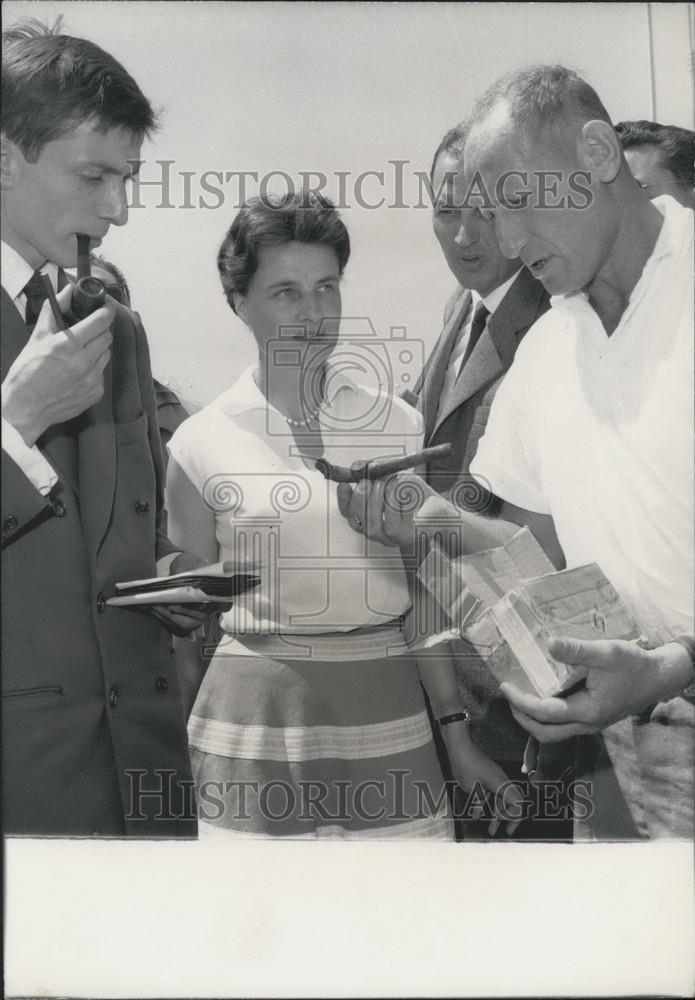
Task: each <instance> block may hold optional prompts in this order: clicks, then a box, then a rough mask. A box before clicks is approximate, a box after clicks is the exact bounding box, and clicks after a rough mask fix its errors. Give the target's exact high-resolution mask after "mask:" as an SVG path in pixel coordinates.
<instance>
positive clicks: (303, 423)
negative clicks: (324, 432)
mask: <svg viewBox="0 0 695 1000" xmlns="http://www.w3.org/2000/svg"><path fill="white" fill-rule="evenodd" d="M320 409H321V404H320V403H319V405H318V406H317V407H316V409H315V410H310V411H309V416H308V417H307V419H306V420H293V419H292V417H285V420H286V421H287V423H288V424H289V425H290V427H308V426H309V424H310V423H311V421H312V420H316V418H317V416H318V415H319V410H320ZM283 416H284V414H283Z"/></svg>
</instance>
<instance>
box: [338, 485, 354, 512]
mask: <svg viewBox="0 0 695 1000" xmlns="http://www.w3.org/2000/svg"><path fill="white" fill-rule="evenodd" d="M337 495H338V509H339V511H340V513H341V514H342V515H343V517H347V516H348V512H349V510H350V501H351V500H352V486H351V485H350V483H338V490H337Z"/></svg>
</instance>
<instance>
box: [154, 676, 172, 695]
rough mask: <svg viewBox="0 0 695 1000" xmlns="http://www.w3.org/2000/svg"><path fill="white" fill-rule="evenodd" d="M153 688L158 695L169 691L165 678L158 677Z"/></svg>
mask: <svg viewBox="0 0 695 1000" xmlns="http://www.w3.org/2000/svg"><path fill="white" fill-rule="evenodd" d="M154 686H155V688H156V689H157V691H158V692H159V694H166V693H167V691H168V690H169V681H168V680H167V679H166V677H158V678H157V680H156V682H155V685H154Z"/></svg>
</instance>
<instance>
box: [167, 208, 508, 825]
mask: <svg viewBox="0 0 695 1000" xmlns="http://www.w3.org/2000/svg"><path fill="white" fill-rule="evenodd" d="M349 252H350V244H349V237H348V233H347V230H346V229H345V226H344V224H343V223H342V221H341V219H340V217H339V216H338V213H337V212H336V211H335V209H334V208H333V206H332V205H331V203H330V202H328V201H327V199H325V198H323V197H321V196H320V195H316V194H311V193H307V192H303V193H301V194H299V195H288V196H286V197H285V198H282V199H275V200H270V199H268V198H265V199H260V198H259V199H253V200H251V201H250V202H249V203H248V204H247V205H245V206H244V207H243V208H242V209H241V211H240V212H239V214H238V216H237V217H236V219H235V221H234V223H233V225H232V227H231V229H230V230H229V232H228V234H227V236H226V238H225V240H224V242H223V244H222V247H221V249H220V253H219V258H218V266H219V270H220V276H221V279H222V285H223V288H224V291H225V294H226V297H227V301H228V302H229V304H230V306H231V308H232V309H233V310H234V312H235V313H236V314H237V315H238V316H239V317H240V318H241V319H242V320H243V321H244V322H245V323H246V325H247V326H248V327H249V329H250V330H251V332H252V333H253V335H254V337H255V340H256V343H257V346H258V364H257V365H256V366H254V367H252V368H250V369H248V370H247V371H245V372H243V374H241V375H240V377H239V378H238V380H237V381H236V383H235V384H234V385H233V387H232V388H231V389H229V390H228V391H226V392H224V393H222V395H220V396H219V397H218V398H217V399H215V400H214V401H213V402H212V403H211V404H210V405H209V406H207V407H205V408H204V409H203V410H201V411H200V412H199V413H197V414H195V415H194V416H193V417H191V418H190V419H188V420H187V421H186V422H185V423H184V424H183V425H182V426H181V427H179V429H178V430H177V431H176V433H175V434H174V436H173V438H172V440H171V442H170V443H169V452H170V463H169V473H168V481H167V508H168V511H169V533H170V536H171V537H172V539H174V540H175V541H176V542H177V543H179V544H181V545H182V546H183V547H184V548H185V549H186V550H190V551H196V552H198V553H200V554H201V555H203V556H206V557H207V558H209V560H210V562H216V561H226V560H229V561H232V562H233V563H234V564H235V565H236V566H237V567H239V568H245V569H251V570H253V571H254V572H255V573H256V574H257V575H258V576H259V577H260V579H261V584H260V586H259V588H258V589H257V590H255V591H253V592H250V593H249V594H247V595H244V596H242V597H239V598H237V599H235V603H234V606H233V607H232V609H231V610H230V611H229V612H227V613H225V614H224V615H222V616H221V618H220V627H221V637H219V638H218V641H217V642H216V643H215V645H214V646H213V647H212V648H211V649H210V650H209V652H210V653H211V654H212V655H211V660H210V663H209V666H208V668H207V670H206V671H205V673H204V676H203V679H202V683H201V684H200V688H199V690H198V693H197V697H196V700H195V704H194V706H193V709H192V712H191V715H190V719H189V743H190V753H191V759H192V764H193V773H194V777H195V780H196V787H197V797H198V810H199V820H200V830H201V836H202V835H206V834H217V835H223V836H224V835H227V836H229V835H237V836H243V835H252V836H282V837H302V838H307V837H308V838H320V837H343V838H365V837H368V838H385V837H389V838H417V837H419V838H434V839H452V838H453V826H452V821H451V818H450V815H449V808H448V800H447V794H446V789H445V782H444V779H443V777H442V772H441V769H440V765H439V762H438V759H437V754H436V751H435V747H434V744H433V741H432V732H431V726H430V722H429V719H428V715H427V711H426V708H425V703H424V697H423V691H422V687H421V683H420V674H419V671H418V664H417V661H416V658H415V656H414V655H413V654H412V653H411V652H410V651H409V649H408V646H407V644H406V642H405V639H404V636H403V618H404V616H405V614H406V613H407V612H408V610H409V608H410V604H411V599H410V596H409V587H408V580H407V577H406V571H405V569H404V566H403V563H402V560H401V556H400V553H399V551H398V550H397V549H394V548H387V547H386V546H383V545H381V544H380V543H378V542H374V541H370V540H367V539H366V538H364V537H362V536H360V535H358V534H357V533H356V532H354V531H353V530H352V529H351V528H350V526H349V525H348V524H347V522H346V521H345V520H344V518H343V517H342V516H341V514H340V512H339V509H338V504H337V499H336V485H335V483H333V482H331V481H329V480H327V479H326V478H324V476H323V475H322V474H321V472H319V471H318V470H317V468H316V465H315V463H316V460H317V459H318V458H323V459H325V460H328V461H330V462H331V463H333V464H336V465H343V466H349V465H351V464H352V463H353V462H354V461H356V460H358V459H365V458H370V457H376V456H383V455H402V454H406V453H408V452H412V451H415V450H417V449H418V448H419V447H421V443H422V433H421V426H420V423H421V421H420V416H419V414H418V413H417V412H416V411H415V410H413V409H412V408H411V407H409V406H408V405H407V404H406V403H404V402H402V401H401V400H399V399H396V398H394V397H393V396H392V395H391V394H390V393H389V392H387V391H386V389H385V385H384V384H382V385H381V387H380V386H379V385H378V379H377V382H376V384H375V385H374V386H372V387H371V388H365V387H362V386H360V385H358V384H356V383H355V382H354V381H353V379H352V378H351V377H350V374H349V373H350V370H352V369H354V367H355V365H356V364H359V363H361V364H362V366H363V367H364V366H365V363H366V365H367V366H369V365H370V364H371V368H372V370H373V372H374V371H384V370H386V366H387V364H388V358H387V356H386V354H385V352H384V350H383V345H380V344H379V342H378V341H377V340H376V338H375V337H374V334H373V331H371V330H370V328H369V326H368V325H367V326H368V329H367V335H368V336H369V335H371V337H372V340H371V341H370V340H369V339H368V336H367V338H366V339H365V341H364V348H363V350H362V351H361V352H360V351H359V349H358V348H356V347H355V343H354V341H353V342H352V346H350V345H347V346H344V345H343V344H341V345H339V346H337V345H338V339H337V338H338V327H339V322H340V315H341V298H340V280H341V277H342V273H343V270H344V267H345V265H346V263H347V260H348V256H349ZM336 347H337V349H336ZM370 352H371V353H370ZM331 356H332V358H331ZM329 358H331V360H332V363H331V366H330V368H329V367H328V365H327V362H328V360H329ZM365 359H366V361H365ZM382 383H383V380H382ZM450 676H451V677H453V674H451V675H450ZM442 692H443V694H442V693H441V692H440V691H437V692H435V694H434V695H433V693H432V692H431V691H430V695H431V696H432V697H433V702H436V704H435V711H440V710H441V714H446V713H447V710H448V711H449V714H451V713H452V712H453V713H454V714H457V710H458V715H460V716H461V718H460V719H458V718H457V719H455V720H454V721H455V723H464V726H463V728H465V719H464V717H463V714H462V713H461V711H460V709H461V706H460V705H458V703H455V702H457V699H458V695H457V692H456V689H455V684H454V685H453V686H449V687H447V685H446V684H444V686H443V688H442ZM440 694H441V697H440ZM442 699H443V700H442ZM452 699H453V701H452ZM460 728H462V727H461V725H453V726H451V731H452V733H453V732H454V730H456V729H460ZM460 744H461V746H462V747H464V749H465V751H466V753H465V754H463V758H464V771H465V769H466V767H468V768H469V769H468V772H467V773H466V774H465V776H464V777H465V780H466V782H467V783H468V784H469V785H470V784H471V781H472V780H473V779H474V778H476V779H477V778H478V777H480V776H481V775H482V779H481V780H482V781H483V784H484V785H486V786H487V787H489V788H492V787H493V786H496V785H498V784H500V783H501V782H502V781H503V780H504V775H503V774H502V773H501V772H499V773H497V772H495V771H494V767H495V765H492V764H491V762H489V761H488V760H487V758H483V757H482V755H479V754H478V755H477V756H476V754H477V752H476V751H475V749H474V748H473V750H472V751H471V745H470V741H469V740H468V737H467V734H462V736H461V740H460ZM471 753H472V756H471ZM488 765H489V766H488ZM490 768H492V769H493V771H492V772H491V771H490ZM460 775H461V769H459V773H458V774H457V777H460ZM461 780H463V779H461Z"/></svg>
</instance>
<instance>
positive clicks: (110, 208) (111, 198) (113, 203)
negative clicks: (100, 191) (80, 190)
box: [99, 177, 128, 226]
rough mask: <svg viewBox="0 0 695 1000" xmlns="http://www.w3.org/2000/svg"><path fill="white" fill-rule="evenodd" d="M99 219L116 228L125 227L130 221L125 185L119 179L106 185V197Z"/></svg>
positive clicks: (102, 202) (114, 179)
mask: <svg viewBox="0 0 695 1000" xmlns="http://www.w3.org/2000/svg"><path fill="white" fill-rule="evenodd" d="M99 217H100V218H101V219H104V220H105V221H108V222H110V223H112V224H113V225H114V226H124V225H125V224H126V222H127V221H128V201H127V198H126V190H125V184H124V183H123V181H122V180H120V179H119V178H117V177H114V178H113V179H112V182H111V183H110V184H108V185H106V188H105V191H104V196H103V198H102V201H101V204H100V206H99Z"/></svg>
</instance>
